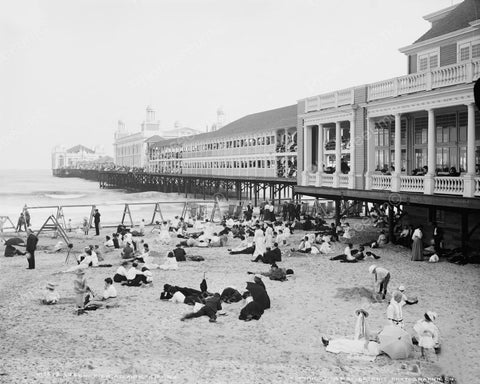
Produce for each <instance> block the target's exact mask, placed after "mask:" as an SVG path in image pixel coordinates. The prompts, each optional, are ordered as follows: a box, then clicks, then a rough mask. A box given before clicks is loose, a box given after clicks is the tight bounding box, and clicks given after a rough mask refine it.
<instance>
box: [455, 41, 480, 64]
mask: <svg viewBox="0 0 480 384" xmlns="http://www.w3.org/2000/svg"><path fill="white" fill-rule="evenodd" d="M478 58H480V41H479V40H476V41H468V42H463V43H459V44H458V61H459V62H460V61H468V60H470V59H472V60H473V59H478Z"/></svg>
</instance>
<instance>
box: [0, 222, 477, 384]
mask: <svg viewBox="0 0 480 384" xmlns="http://www.w3.org/2000/svg"><path fill="white" fill-rule="evenodd" d="M352 221H353V220H350V222H352ZM357 228H358V226H357ZM361 229H362V230H361V231H360V232H359V233H357V235H356V237H355V238H354V239H352V240H353V241H352V242H353V243H356V244H358V243H359V242H361V241H364V240H365V239H367V240H368V239H370V237H372V236H373V237H375V236H376V235H375V233H377V232H378V230H376V229H372V228H370V227H366V226H362V228H361ZM109 232H112V229H109V228H106V229H103V230H102V236H101V237H94V236H88V237H87V238H85V237H83V236H79V237H74V238H73V239H72V241H73V242H74V244H75V249H78V250H80V249H82V247H83V246H84V245H86V244H98V243H100V242H101V240H103V239H104V235H105V234H107V233H109ZM301 235H302V233H300V232H298V233H297V232H296V233H295V235H294V237H293V238H294V239H299V238H300V236H301ZM153 237H154V235H148V236H147V237H146V241H147V242H148V243H149V244H150V245H151V249H153V250H155V251H158V252H159V253H160V254H161V255H164V254H166V252H167V250H168V249H169V248H170V247H167V246H159V245H155V244H154V241H153ZM56 241H57V240H55V239H51V238H49V237H48V235H41V236H40V242H39V245H40V246H43V247H48V246H51V245H53V244H54V243H55V242H56ZM237 242H238V240H236V241H235V242H233V243H231V244H229V245H228V246H227V247H230V246H235V244H236V243H237ZM171 244H172V247H173V245H174V244H175V240H172V243H171ZM343 248H344V244H338V243H337V244H336V245H335V252H333V255H336V254H338V253H342V252H341V251H342V249H343ZM377 251H378V252H376V253H377V254H378V255H380V256H381V259H380V260H377V261H376V262H375V264H377V265H381V266H384V267H386V268H387V269H389V270H390V271H391V273H392V281H391V285H390V290H392V289H393V288H394V287H397V286H398V285H400V284H403V285H405V286H406V287H407V293H408V294H410V295H415V296H418V298H419V303H418V304H417V305H413V306H407V307H405V308H404V319H405V323H406V330H408V331H410V332H412V327H413V324H414V323H415V322H416V321H417V320H418V319H420V318H421V317H422V316H423V313H424V312H425V311H427V310H433V311H436V312H437V313H438V319H437V322H436V323H437V325H438V327H439V329H440V332H441V341H442V352H441V354H440V355H438V356H437V358H436V361H431V362H429V361H426V360H422V359H421V358H420V351H419V349H418V348H416V349H415V356H414V357H413V358H411V359H409V360H406V361H402V360H391V359H390V358H389V357H387V356H385V355H381V356H378V357H377V358H376V360H375V361H373V362H370V361H367V359H364V358H362V357H360V356H350V355H346V354H339V355H335V354H331V353H328V352H326V351H325V349H324V347H323V345H322V342H321V337H322V336H328V337H330V338H334V337H342V338H345V337H347V338H351V337H353V332H354V324H355V315H354V311H355V309H357V308H360V307H362V308H364V309H366V310H367V311H368V312H369V313H370V316H369V317H368V324H369V327H370V329H371V330H372V331H379V330H380V329H381V328H382V326H383V325H385V324H386V315H385V311H386V307H387V302H386V301H384V302H379V303H378V302H372V300H371V298H370V296H369V290H370V289H371V286H372V276H371V275H369V273H368V267H369V265H370V264H372V261H362V262H359V263H356V264H345V263H340V262H333V261H329V260H328V256H324V255H294V256H291V257H287V256H284V259H283V261H282V262H281V263H279V264H280V266H281V267H286V268H292V269H293V270H294V271H295V274H294V275H293V276H292V277H290V278H289V280H288V281H286V282H277V281H270V280H268V279H266V278H264V282H265V285H266V287H267V290H268V293H269V295H270V298H271V301H272V308H271V309H269V310H267V311H266V312H265V314H264V316H263V317H262V318H261V319H260V320H259V321H251V322H243V321H239V320H238V315H239V312H240V309H241V308H242V306H243V305H244V303H242V302H240V303H235V304H224V311H225V312H226V315H225V316H219V317H218V321H217V323H209V322H208V318H206V317H202V318H199V319H192V320H187V321H185V322H182V321H180V318H181V316H182V315H183V314H185V313H187V312H189V311H190V310H191V308H192V307H190V306H187V305H184V304H173V303H169V302H162V301H160V300H159V296H160V292H161V291H162V288H163V284H165V283H170V284H174V285H180V286H188V287H192V288H197V289H198V287H199V284H200V282H201V280H202V278H203V273H204V272H206V273H207V283H208V287H209V291H211V292H215V291H217V292H221V290H222V289H223V288H225V287H227V286H234V287H236V288H237V289H239V290H240V291H243V290H244V288H245V282H246V280H247V279H248V275H247V274H246V272H247V271H266V270H267V269H268V266H267V265H264V264H261V263H252V262H251V261H250V259H251V256H250V255H237V256H231V255H228V253H227V251H226V248H208V249H199V248H189V249H187V253H188V254H190V255H193V254H195V255H202V256H204V257H205V261H204V262H191V261H189V262H185V263H180V267H179V270H178V271H160V270H154V271H153V274H154V286H153V287H151V288H137V287H124V286H120V285H118V284H116V287H117V290H118V293H119V302H120V307H118V308H112V309H101V310H97V311H93V312H89V313H88V314H85V315H81V316H77V315H75V314H74V311H73V308H74V304H73V299H74V294H73V279H74V276H73V275H72V274H55V275H53V274H52V273H53V272H57V271H61V270H65V269H66V268H67V267H68V266H65V264H64V261H65V253H60V254H47V253H45V252H44V251H38V252H37V256H36V264H37V265H36V269H35V270H34V271H32V270H26V269H25V268H26V266H27V263H26V260H25V258H24V257H21V256H16V257H14V258H5V257H0V272H1V276H2V278H1V280H0V287H1V297H0V305H1V311H0V340H1V342H0V356H1V357H0V382H8V383H21V382H25V383H33V382H35V383H64V382H75V383H103V382H105V383H110V382H116V383H123V382H135V383H137V382H138V383H140V382H141V383H167V382H168V383H358V382H362V383H397V382H401V383H416V382H434V378H435V377H438V376H439V375H441V374H446V375H450V376H454V377H455V378H456V379H457V380H458V382H459V383H474V382H476V380H478V378H479V377H480V367H479V365H478V361H480V348H478V345H480V335H479V331H480V323H479V322H480V320H479V319H480V313H479V311H480V306H479V301H480V300H479V299H478V295H477V294H476V292H477V291H478V288H479V285H480V277H479V266H478V265H465V266H459V265H455V264H450V263H447V262H440V263H438V264H430V263H427V262H411V261H410V254H409V252H408V251H406V250H405V249H404V248H401V247H396V246H393V245H388V246H386V247H385V248H383V249H379V250H377ZM0 252H2V255H3V247H0ZM104 256H105V258H106V260H105V262H106V263H111V264H114V266H113V267H111V268H94V269H89V271H88V273H87V279H88V282H89V285H90V286H91V287H92V288H93V289H94V290H95V291H99V292H100V291H101V290H102V288H103V280H104V278H105V277H108V276H110V277H111V276H113V274H114V271H115V270H116V268H117V266H118V264H119V260H120V258H119V254H118V252H112V253H107V254H105V255H104ZM160 260H161V258H159V259H158V261H160ZM69 265H70V266H72V265H73V261H72V262H70V264H69ZM47 281H54V282H56V283H58V284H59V286H58V289H59V292H60V294H61V296H62V301H61V303H60V304H58V305H54V306H43V305H40V304H39V297H40V296H41V293H42V290H43V287H44V285H45V283H46V282H47ZM415 364H416V365H418V366H419V367H420V372H418V373H417V372H411V369H412V366H413V365H415ZM422 380H423V381H422Z"/></svg>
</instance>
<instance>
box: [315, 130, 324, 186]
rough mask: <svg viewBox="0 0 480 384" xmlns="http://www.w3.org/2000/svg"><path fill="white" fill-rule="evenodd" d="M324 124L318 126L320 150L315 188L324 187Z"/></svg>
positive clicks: (318, 150) (318, 152) (318, 151)
mask: <svg viewBox="0 0 480 384" xmlns="http://www.w3.org/2000/svg"><path fill="white" fill-rule="evenodd" d="M323 142H324V140H323V124H318V149H317V165H318V169H317V175H316V180H315V186H316V187H321V186H322V175H323V150H324V144H323Z"/></svg>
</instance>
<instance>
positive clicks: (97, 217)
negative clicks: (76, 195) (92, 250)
mask: <svg viewBox="0 0 480 384" xmlns="http://www.w3.org/2000/svg"><path fill="white" fill-rule="evenodd" d="M93 222H94V223H95V236H100V212H98V209H95V213H94V214H93Z"/></svg>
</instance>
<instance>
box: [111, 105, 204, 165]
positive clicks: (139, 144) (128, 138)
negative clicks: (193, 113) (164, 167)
mask: <svg viewBox="0 0 480 384" xmlns="http://www.w3.org/2000/svg"><path fill="white" fill-rule="evenodd" d="M160 126H161V125H160V121H159V120H156V119H155V110H153V109H152V108H151V107H150V106H148V107H147V109H146V118H145V120H144V121H143V122H142V124H141V129H140V131H139V132H136V133H129V132H127V130H126V128H125V123H124V122H123V121H119V122H118V128H117V130H116V131H115V135H114V138H115V142H114V144H113V146H114V154H115V164H116V165H117V166H123V167H129V168H134V167H135V168H144V167H145V166H146V164H147V139H148V138H150V137H152V136H155V137H157V138H160V139H172V138H177V137H183V136H191V135H196V134H198V133H201V132H200V131H197V130H195V129H192V128H187V127H181V125H180V123H178V122H177V123H176V124H175V127H174V129H166V130H161V129H160Z"/></svg>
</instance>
